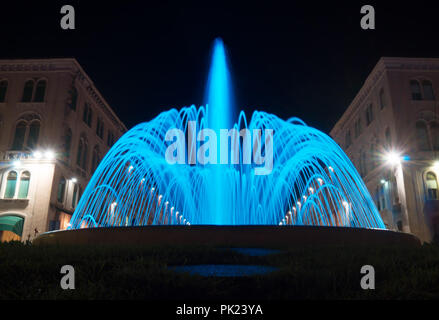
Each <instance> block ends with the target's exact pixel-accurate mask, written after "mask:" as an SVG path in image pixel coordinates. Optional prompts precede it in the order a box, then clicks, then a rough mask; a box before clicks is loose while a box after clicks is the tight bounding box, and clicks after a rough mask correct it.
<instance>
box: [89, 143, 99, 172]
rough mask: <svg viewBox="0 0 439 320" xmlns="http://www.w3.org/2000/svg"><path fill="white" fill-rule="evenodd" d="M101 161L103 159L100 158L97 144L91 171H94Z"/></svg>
mask: <svg viewBox="0 0 439 320" xmlns="http://www.w3.org/2000/svg"><path fill="white" fill-rule="evenodd" d="M100 161H101V159H100V152H99V147H98V146H95V147H94V149H93V156H92V161H91V173H93V172H94V171H95V170H96V168H97V167H98V165H99V162H100Z"/></svg>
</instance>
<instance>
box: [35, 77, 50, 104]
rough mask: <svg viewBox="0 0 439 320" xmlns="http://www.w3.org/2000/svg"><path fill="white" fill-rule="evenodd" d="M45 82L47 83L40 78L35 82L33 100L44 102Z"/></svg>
mask: <svg viewBox="0 0 439 320" xmlns="http://www.w3.org/2000/svg"><path fill="white" fill-rule="evenodd" d="M46 84H47V82H46V80H40V81H38V82H37V87H36V89H35V96H34V102H44V97H45V95H46Z"/></svg>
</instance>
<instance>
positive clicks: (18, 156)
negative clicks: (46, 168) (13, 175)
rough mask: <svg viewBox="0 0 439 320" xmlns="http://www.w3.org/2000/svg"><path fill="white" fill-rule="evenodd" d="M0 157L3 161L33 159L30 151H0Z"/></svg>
mask: <svg viewBox="0 0 439 320" xmlns="http://www.w3.org/2000/svg"><path fill="white" fill-rule="evenodd" d="M0 159H1V160H4V161H14V160H30V159H33V157H32V153H31V152H30V151H6V152H0Z"/></svg>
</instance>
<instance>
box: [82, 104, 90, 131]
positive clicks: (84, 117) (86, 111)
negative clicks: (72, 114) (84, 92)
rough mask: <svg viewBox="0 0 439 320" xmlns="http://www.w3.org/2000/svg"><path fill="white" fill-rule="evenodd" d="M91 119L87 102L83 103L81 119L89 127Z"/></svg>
mask: <svg viewBox="0 0 439 320" xmlns="http://www.w3.org/2000/svg"><path fill="white" fill-rule="evenodd" d="M92 119H93V113H92V110H91V107H90V106H89V104H88V103H85V104H84V113H83V114H82V121H84V122H85V123H86V124H87V125H88V126H89V127H91V123H92Z"/></svg>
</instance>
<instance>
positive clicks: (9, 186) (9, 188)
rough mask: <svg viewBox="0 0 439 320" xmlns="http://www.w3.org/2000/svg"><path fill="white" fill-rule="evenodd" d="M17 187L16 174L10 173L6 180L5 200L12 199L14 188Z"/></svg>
mask: <svg viewBox="0 0 439 320" xmlns="http://www.w3.org/2000/svg"><path fill="white" fill-rule="evenodd" d="M16 186H17V172H15V171H10V172H9V173H8V177H7V180H6V190H5V198H6V199H12V198H14V196H15V188H16Z"/></svg>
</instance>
